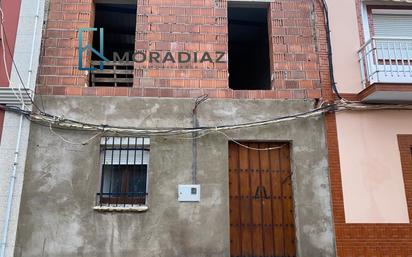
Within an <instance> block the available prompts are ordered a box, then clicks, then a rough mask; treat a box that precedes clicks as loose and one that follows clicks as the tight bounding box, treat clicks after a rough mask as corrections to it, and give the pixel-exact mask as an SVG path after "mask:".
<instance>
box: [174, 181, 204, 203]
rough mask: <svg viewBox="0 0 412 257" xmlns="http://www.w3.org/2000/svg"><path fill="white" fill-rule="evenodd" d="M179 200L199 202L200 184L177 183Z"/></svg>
mask: <svg viewBox="0 0 412 257" xmlns="http://www.w3.org/2000/svg"><path fill="white" fill-rule="evenodd" d="M177 200H178V201H179V202H200V185H179V186H178V198H177Z"/></svg>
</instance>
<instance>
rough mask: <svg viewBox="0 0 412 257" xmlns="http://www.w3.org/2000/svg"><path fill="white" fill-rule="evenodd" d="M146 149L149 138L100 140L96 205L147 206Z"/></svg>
mask: <svg viewBox="0 0 412 257" xmlns="http://www.w3.org/2000/svg"><path fill="white" fill-rule="evenodd" d="M149 146H150V139H148V138H135V137H104V138H102V141H101V160H102V162H101V186H100V193H98V194H97V195H98V204H100V205H113V206H122V205H124V206H125V205H128V206H130V205H131V206H133V205H144V204H146V196H147V174H148V169H149V167H148V164H149Z"/></svg>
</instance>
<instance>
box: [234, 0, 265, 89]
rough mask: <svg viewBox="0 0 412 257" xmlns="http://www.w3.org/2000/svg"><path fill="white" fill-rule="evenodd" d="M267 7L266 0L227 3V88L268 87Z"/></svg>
mask: <svg viewBox="0 0 412 257" xmlns="http://www.w3.org/2000/svg"><path fill="white" fill-rule="evenodd" d="M252 4H253V5H252ZM268 11H269V7H268V5H267V4H257V3H246V4H245V3H244V2H242V3H237V2H229V3H228V26H229V27H228V31H229V87H230V88H231V89H234V90H268V89H270V88H271V86H270V84H271V79H270V77H271V74H270V51H269V27H268Z"/></svg>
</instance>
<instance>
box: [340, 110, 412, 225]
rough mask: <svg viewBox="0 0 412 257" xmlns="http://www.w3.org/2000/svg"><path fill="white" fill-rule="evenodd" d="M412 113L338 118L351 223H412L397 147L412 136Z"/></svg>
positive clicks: (357, 114)
mask: <svg viewBox="0 0 412 257" xmlns="http://www.w3.org/2000/svg"><path fill="white" fill-rule="evenodd" d="M411 117H412V111H367V112H366V111H365V112H344V113H338V114H337V115H336V123H337V130H338V140H339V155H340V165H341V174H342V186H343V197H344V208H345V218H346V222H347V223H409V216H408V209H407V203H406V196H405V185H404V181H403V174H402V168H401V159H400V153H399V146H398V141H397V135H398V134H412V118H411Z"/></svg>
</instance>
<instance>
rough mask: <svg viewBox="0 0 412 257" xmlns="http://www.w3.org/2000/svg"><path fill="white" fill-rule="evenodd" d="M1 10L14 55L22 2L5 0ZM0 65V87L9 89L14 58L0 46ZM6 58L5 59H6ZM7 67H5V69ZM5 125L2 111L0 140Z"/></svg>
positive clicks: (1, 111)
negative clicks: (9, 76) (8, 75)
mask: <svg viewBox="0 0 412 257" xmlns="http://www.w3.org/2000/svg"><path fill="white" fill-rule="evenodd" d="M0 6H1V9H2V11H3V15H4V16H3V17H2V19H3V20H4V25H3V26H4V33H5V36H6V37H7V39H8V41H7V42H8V44H9V47H10V51H11V52H12V53H13V52H14V44H15V42H16V32H17V24H18V21H19V19H18V18H19V10H20V1H13V0H4V1H3V2H2V3H1V5H0ZM4 45H5V48H6V44H5V41H4ZM0 50H1V51H0V60H1V61H0V63H1V69H0V87H8V86H9V81H8V79H7V75H6V69H7V71H8V72H9V73H8V74H10V71H11V67H12V66H11V65H12V62H11V60H12V57H11V56H10V55H9V54H8V50H7V48H6V49H4V51H3V47H2V46H1V45H0ZM3 52H4V53H6V54H5V56H3ZM4 57H5V58H4ZM4 60H6V63H5V64H4ZM4 65H5V67H4ZM5 68H6V69H5ZM3 123H4V111H3V110H0V140H1V134H2V133H3Z"/></svg>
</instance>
